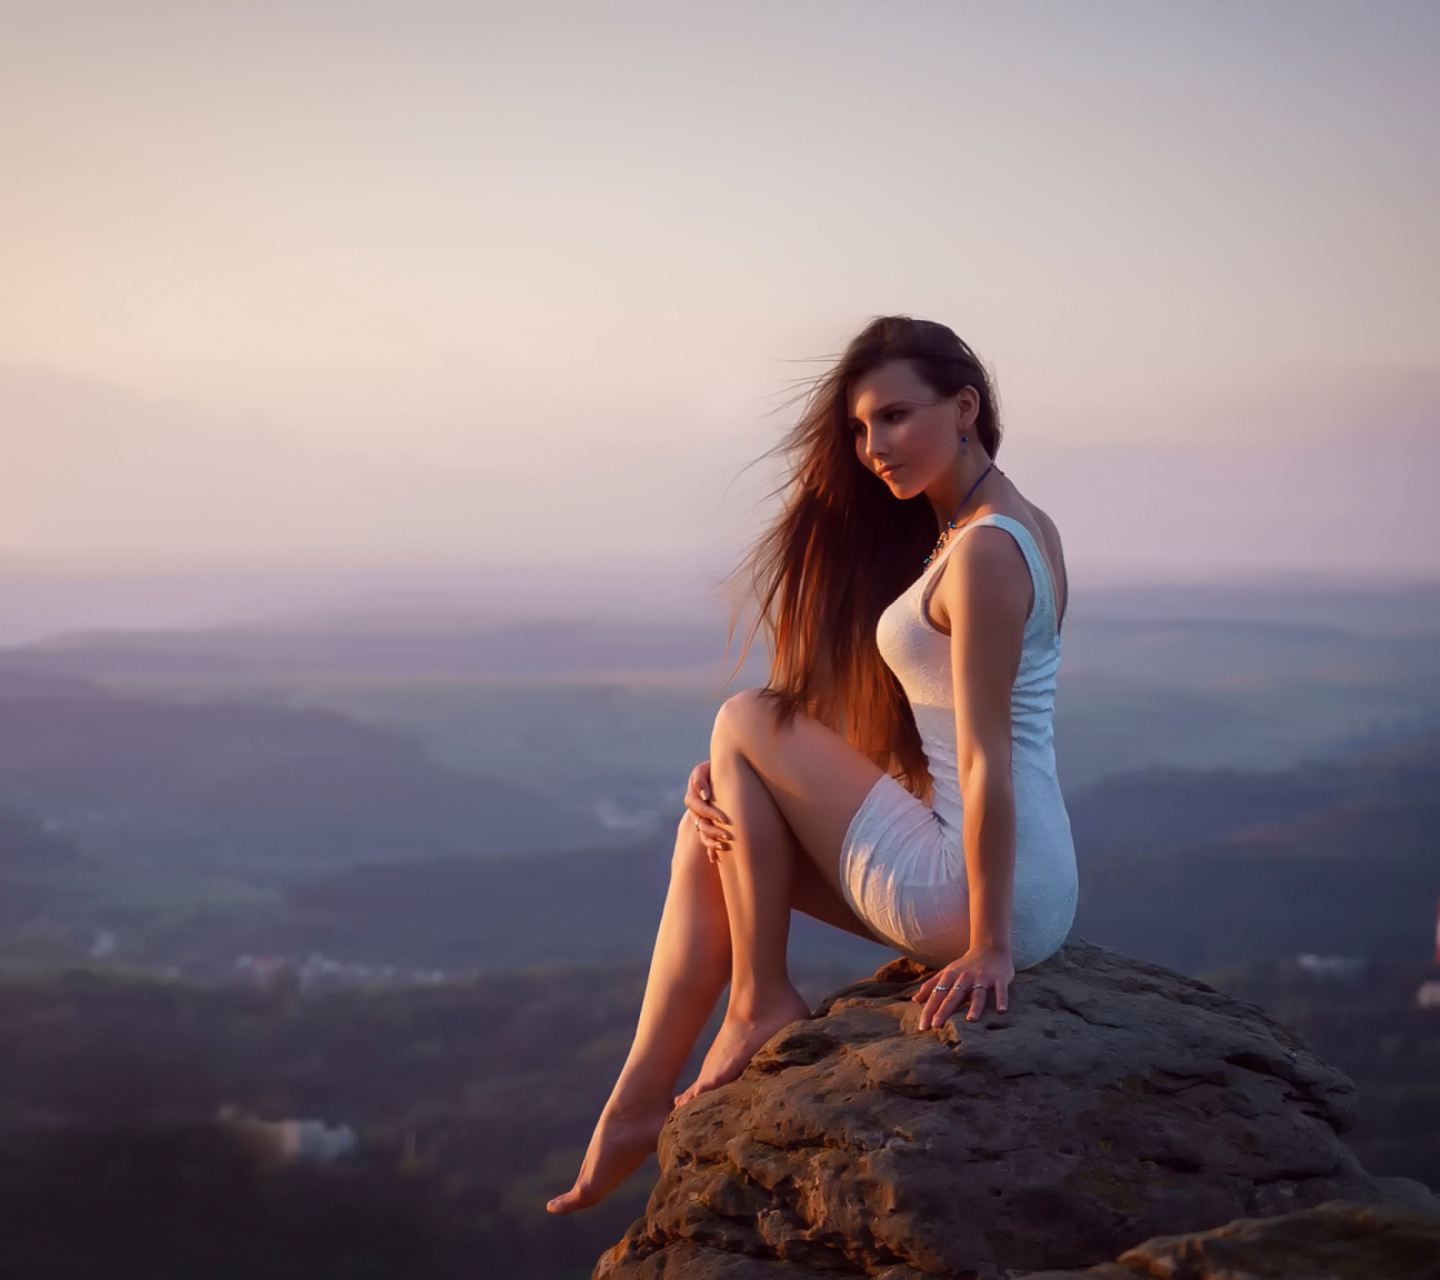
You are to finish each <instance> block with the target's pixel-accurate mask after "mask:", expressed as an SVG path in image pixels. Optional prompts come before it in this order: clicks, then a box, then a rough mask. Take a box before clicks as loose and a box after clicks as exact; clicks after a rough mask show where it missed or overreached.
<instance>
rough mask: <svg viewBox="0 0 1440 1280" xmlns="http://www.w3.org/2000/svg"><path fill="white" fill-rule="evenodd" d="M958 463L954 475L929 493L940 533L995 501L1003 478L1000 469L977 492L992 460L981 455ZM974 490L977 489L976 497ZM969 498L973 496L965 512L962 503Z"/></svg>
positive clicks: (992, 473)
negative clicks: (996, 491) (977, 483)
mask: <svg viewBox="0 0 1440 1280" xmlns="http://www.w3.org/2000/svg"><path fill="white" fill-rule="evenodd" d="M956 461H957V465H956V466H955V467H954V468H953V469H952V470H951V471H949V472H947V473H946V475H945V476H943V477H942V478H941V479H939V480H937V481H936V483H935V484H934V485H932V486H931V487H930V488H928V489H926V490H925V496H926V497H927V498H929V499H930V505H931V506H932V507H933V508H934V509H935V522H936V527H937V529H943V528H945V527H946V526H947V525H948V524H949V523H950V522H951V521H952V520H954V519H956V518H957V517H959V518H962V519H963V518H964V517H965V516H966V515H968V514H969V513H970V512H972V511H974V510H975V508H976V507H978V506H979V505H980V504H981V503H982V502H984V501H986V500H987V498H988V497H992V496H993V495H994V492H995V488H996V486H997V483H998V481H999V480H1000V479H1001V478H1002V474H1001V471H1000V469H999V468H998V467H996V468H995V470H993V471H991V472H990V474H989V475H988V476H985V482H984V483H983V484H982V485H980V486H979V487H978V488H976V487H975V482H976V481H977V480H979V479H980V477H981V476H984V475H985V471H986V469H987V468H988V467H989V466H990V463H991V461H992V459H990V458H989V457H987V456H986V455H985V454H984V453H980V452H978V451H977V452H976V454H975V456H973V457H966V458H964V459H957V460H956ZM972 489H974V492H973V493H972V492H971V490H972ZM966 494H969V495H970V496H969V499H968V500H967V501H965V508H964V510H963V511H962V510H960V503H961V500H962V499H965V496H966Z"/></svg>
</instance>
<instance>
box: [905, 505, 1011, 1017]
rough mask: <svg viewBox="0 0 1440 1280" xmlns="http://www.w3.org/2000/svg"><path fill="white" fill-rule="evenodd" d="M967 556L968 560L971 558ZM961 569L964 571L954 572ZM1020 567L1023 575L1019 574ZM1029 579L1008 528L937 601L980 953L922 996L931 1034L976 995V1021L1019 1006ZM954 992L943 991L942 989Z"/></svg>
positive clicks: (992, 532)
mask: <svg viewBox="0 0 1440 1280" xmlns="http://www.w3.org/2000/svg"><path fill="white" fill-rule="evenodd" d="M962 557H963V559H962ZM955 561H960V563H958V564H957V563H954V562H955ZM1017 562H1018V564H1019V568H1020V570H1021V572H1019V573H1017V572H1016V565H1017ZM1032 589H1033V588H1032V587H1031V585H1030V575H1029V571H1028V570H1027V569H1026V566H1025V562H1024V557H1023V555H1022V553H1021V551H1020V548H1019V547H1018V546H1017V545H1016V544H1015V540H1014V539H1013V538H1012V537H1011V536H1010V535H1009V534H1008V533H1006V532H1005V531H1004V530H1003V529H991V528H979V529H975V530H973V531H972V532H970V533H969V534H967V535H966V537H965V540H964V542H963V543H962V544H961V545H960V546H958V547H956V549H955V551H954V553H953V554H952V555H951V556H950V563H947V564H946V565H945V566H944V567H943V568H942V569H941V571H940V582H939V583H938V584H937V587H936V592H935V598H936V601H937V603H939V604H940V606H941V609H942V611H943V612H944V613H945V614H946V615H947V617H948V620H949V624H950V664H951V674H952V677H953V680H952V683H953V686H954V689H955V745H956V751H957V755H958V767H959V775H960V777H959V781H960V795H961V798H962V800H963V801H964V806H965V823H964V830H963V831H962V832H961V838H962V840H963V841H964V847H965V865H966V870H967V874H968V877H969V885H970V949H969V951H967V952H966V953H965V955H963V956H961V957H959V959H957V960H955V961H954V962H953V963H952V964H949V965H947V966H946V967H945V968H944V969H943V970H942V971H941V972H940V973H938V974H936V975H935V976H934V977H932V978H930V979H929V980H927V981H926V982H925V984H924V985H923V986H922V987H921V988H920V991H919V992H918V993H917V995H916V997H915V998H916V999H917V1000H923V1001H925V1008H924V1009H923V1010H922V1011H921V1015H920V1026H921V1029H922V1030H923V1029H925V1028H927V1027H933V1026H938V1025H939V1024H940V1023H942V1022H944V1021H945V1019H946V1018H948V1017H949V1016H950V1014H951V1013H952V1012H953V1011H954V1010H955V1009H956V1008H958V1007H959V1004H960V1002H961V1000H963V999H964V998H965V996H966V995H967V994H972V993H973V995H972V999H971V1003H970V1012H969V1014H968V1015H967V1016H968V1017H969V1019H970V1020H971V1021H973V1020H974V1019H976V1018H978V1017H979V1016H980V1014H981V1013H982V1012H983V1010H984V1008H985V999H986V996H985V991H986V989H989V990H991V991H993V992H994V996H995V1007H996V1009H997V1010H998V1011H1000V1012H1003V1011H1004V1010H1005V1009H1006V1008H1007V1007H1008V1005H1009V989H1010V983H1011V981H1012V979H1013V978H1014V976H1015V967H1014V962H1013V958H1012V953H1011V949H1010V907H1011V894H1012V889H1013V885H1014V879H1015V792H1014V787H1013V785H1012V783H1011V778H1010V752H1011V740H1010V696H1011V691H1012V689H1013V688H1014V685H1015V676H1016V674H1017V673H1018V672H1019V670H1020V647H1021V642H1022V639H1023V637H1024V633H1025V619H1026V615H1027V613H1028V611H1029V608H1030V592H1031V590H1032ZM942 987H943V988H945V990H939V989H938V988H942Z"/></svg>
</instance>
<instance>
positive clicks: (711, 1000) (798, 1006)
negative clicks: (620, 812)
mask: <svg viewBox="0 0 1440 1280" xmlns="http://www.w3.org/2000/svg"><path fill="white" fill-rule="evenodd" d="M711 746H712V760H711V770H712V781H715V782H716V785H717V795H718V794H722V792H721V790H720V783H719V778H720V776H721V775H722V774H723V775H724V776H725V777H726V778H727V779H728V783H727V786H726V788H725V790H724V792H723V794H725V795H726V796H727V798H726V800H725V801H724V803H723V805H722V807H723V808H724V809H725V811H726V812H727V813H728V814H729V816H730V817H731V818H732V819H733V821H734V826H735V831H736V836H737V840H739V842H740V844H741V845H742V847H743V848H744V849H747V850H749V851H750V854H749V855H748V856H745V857H739V858H737V857H736V856H735V853H736V849H735V846H734V845H732V847H731V849H730V850H729V851H727V852H726V853H724V854H722V855H721V865H722V867H724V866H726V865H727V864H730V865H729V866H728V867H727V869H726V871H725V872H724V879H723V881H722V872H721V871H720V870H718V869H717V868H716V867H715V866H714V865H713V864H711V863H710V861H709V857H708V855H707V853H706V851H705V847H704V845H703V844H702V842H701V841H700V838H699V836H698V834H697V833H696V832H695V830H694V827H693V826H692V825H691V824H690V822H689V819H688V816H687V818H686V819H685V820H684V821H682V823H681V826H680V833H679V836H678V838H677V840H676V845H675V859H674V862H673V864H672V869H671V878H670V893H669V896H668V897H667V898H666V901H665V911H664V914H663V916H662V918H661V921H660V931H659V934H658V936H657V937H656V939H655V953H654V957H653V959H652V961H651V965H650V977H649V980H648V982H647V984H646V988H645V998H644V1001H643V1003H642V1006H641V1013H640V1024H639V1027H638V1029H637V1030H636V1033H635V1043H634V1044H633V1045H632V1047H631V1051H630V1055H629V1057H628V1058H627V1059H626V1062H625V1066H624V1068H623V1069H622V1071H621V1073H620V1079H619V1080H618V1081H617V1082H616V1084H615V1089H614V1092H613V1093H612V1094H611V1097H610V1101H609V1102H608V1103H607V1104H606V1107H605V1110H604V1112H603V1113H602V1114H601V1117H600V1123H599V1124H598V1125H597V1126H596V1129H595V1134H594V1136H593V1137H592V1138H591V1141H590V1148H589V1150H588V1151H587V1152H586V1155H585V1161H584V1164H583V1165H582V1167H581V1170H580V1176H579V1177H578V1178H577V1179H576V1181H575V1186H574V1187H573V1188H572V1189H571V1190H570V1191H568V1192H566V1193H565V1194H564V1195H562V1196H557V1197H556V1198H555V1199H554V1200H552V1201H551V1202H550V1204H549V1206H548V1207H549V1209H550V1210H551V1212H552V1213H569V1212H571V1211H572V1210H575V1209H580V1208H584V1207H586V1206H587V1205H591V1204H594V1203H595V1202H596V1201H598V1200H599V1199H601V1198H602V1197H603V1196H604V1195H605V1194H606V1193H607V1192H608V1191H610V1190H611V1189H612V1188H613V1187H614V1186H615V1185H616V1184H618V1183H619V1182H621V1181H622V1180H623V1179H624V1178H625V1177H627V1176H628V1175H629V1174H630V1173H631V1172H632V1171H633V1170H634V1169H635V1168H636V1167H637V1166H638V1165H639V1164H640V1162H641V1161H642V1160H643V1159H644V1158H645V1156H646V1155H648V1154H649V1153H650V1152H651V1151H653V1150H654V1149H655V1143H656V1140H657V1138H658V1136H659V1132H660V1129H661V1127H662V1126H663V1124H664V1120H665V1116H666V1114H668V1112H669V1110H670V1109H671V1097H670V1094H671V1092H672V1091H673V1089H674V1087H675V1082H676V1080H677V1079H678V1077H679V1073H680V1071H681V1069H682V1068H683V1067H684V1064H685V1060H686V1059H687V1058H688V1057H689V1056H690V1052H691V1050H692V1049H693V1048H694V1045H695V1041H696V1039H697V1038H698V1037H699V1035H700V1031H701V1029H702V1028H703V1027H704V1025H705V1023H706V1021H707V1020H708V1019H709V1016H710V1013H711V1011H712V1010H713V1008H714V1006H715V1001H716V999H717V998H718V997H719V994H720V991H721V990H722V989H723V987H724V985H725V981H726V979H727V978H728V977H731V976H732V969H733V976H734V977H735V979H736V984H737V986H738V988H739V991H740V993H741V994H740V995H739V996H738V997H736V996H733V995H732V1000H731V1005H730V1008H729V1009H728V1010H727V1014H726V1027H722V1031H721V1035H720V1036H717V1039H716V1046H719V1047H716V1046H712V1050H711V1056H712V1057H713V1058H714V1059H715V1063H714V1065H713V1067H711V1069H709V1070H702V1072H701V1075H702V1078H703V1079H704V1080H706V1081H707V1082H708V1081H711V1080H715V1081H716V1083H718V1082H719V1077H722V1076H723V1077H724V1078H726V1079H733V1078H734V1076H735V1075H738V1074H739V1072H740V1071H741V1070H743V1069H744V1066H745V1064H746V1063H747V1062H748V1061H749V1060H750V1057H751V1056H752V1055H753V1054H754V1051H755V1049H757V1048H759V1046H760V1045H761V1044H763V1043H764V1042H765V1040H767V1039H769V1036H770V1035H772V1034H773V1033H774V1031H775V1030H778V1029H779V1028H780V1027H782V1026H784V1025H786V1024H787V1023H789V1022H792V1021H794V1020H795V1019H796V1018H803V1017H806V1016H808V1015H809V1012H810V1011H809V1009H808V1007H806V1005H805V1003H804V1001H803V999H801V997H800V995H799V993H798V992H796V991H795V989H794V987H793V986H791V984H790V980H789V975H788V972H787V971H786V968H785V942H786V940H787V938H788V932H789V923H790V908H791V906H792V905H793V906H794V907H796V908H797V909H799V910H802V911H805V912H807V913H809V914H811V915H813V916H815V917H817V918H818V919H821V920H824V921H826V922H827V923H830V924H834V925H837V926H838V927H840V928H842V929H849V930H850V931H852V932H854V933H857V934H859V935H860V936H861V937H867V938H872V940H876V941H878V939H874V938H873V935H872V934H871V933H870V931H869V929H868V928H866V926H865V925H864V923H863V922H861V921H860V920H859V919H857V918H856V916H855V915H854V913H853V912H852V911H851V910H850V908H849V907H848V906H847V905H846V903H845V901H844V897H843V895H842V894H841V892H840V888H839V873H838V859H839V850H840V845H841V841H842V837H843V835H844V833H845V830H846V828H847V826H848V825H849V823H850V820H851V818H852V817H853V816H854V814H855V811H856V809H858V808H859V806H860V803H861V801H862V800H863V799H864V798H865V796H866V795H867V794H868V792H869V790H870V788H871V786H872V784H873V783H874V782H875V779H876V778H877V777H878V776H879V774H880V770H879V768H878V767H877V766H876V765H875V764H874V763H873V762H871V761H870V760H869V759H867V758H866V757H865V756H863V755H861V754H860V753H859V752H857V751H856V750H855V749H854V748H852V747H851V746H850V745H849V744H848V743H846V742H844V741H843V740H841V739H840V738H839V737H838V736H837V735H835V734H833V733H831V732H830V731H829V730H828V729H826V728H824V727H823V726H822V725H820V724H818V723H817V722H815V721H813V720H809V719H808V718H806V717H799V718H798V719H797V721H796V722H795V723H794V724H793V726H792V727H791V728H790V729H789V730H787V731H786V732H784V733H783V734H781V733H778V732H777V731H776V729H775V725H774V721H773V718H772V717H771V715H770V713H769V711H768V709H766V708H765V706H764V705H762V702H761V701H760V700H759V699H757V698H756V697H755V696H754V694H753V693H752V694H738V695H736V696H735V697H733V698H731V699H729V700H728V701H727V702H726V703H725V705H724V706H723V707H722V708H721V713H720V714H719V715H718V716H717V717H716V721H715V735H714V737H713V738H712V743H711ZM722 760H723V761H726V763H725V764H723V765H722V764H721V763H720V762H721V761H722ZM717 768H718V769H719V770H720V773H717V772H716V770H717ZM766 857H768V858H769V863H768V864H764V863H763V862H762V860H763V859H765V858H766ZM732 890H733V891H732ZM731 899H733V901H734V904H735V905H734V907H733V908H732V907H731V905H730V900H731ZM732 935H733V939H734V945H733V946H732ZM742 944H743V949H744V952H745V954H744V956H743V957H742V958H741V959H740V961H739V962H738V965H737V964H735V962H734V956H733V953H734V952H735V951H738V950H740V949H741V946H742ZM732 1014H733V1017H732ZM777 1018H778V1019H779V1021H776V1019H777ZM767 1023H773V1024H774V1025H773V1027H772V1029H771V1030H770V1031H768V1032H765V1033H764V1034H760V1032H761V1031H763V1030H764V1026H765V1025H766V1024H767ZM727 1027H728V1028H729V1029H728V1031H727V1030H726V1028H727ZM756 1035H759V1036H760V1038H759V1039H758V1040H756V1039H755V1036H756ZM752 1041H753V1042H754V1047H753V1048H750V1049H749V1051H748V1052H746V1051H745V1047H746V1045H748V1044H750V1043H751V1042H752ZM722 1042H723V1043H722ZM725 1045H729V1046H730V1047H729V1048H726V1047H724V1046H725ZM736 1062H738V1066H736V1065H734V1064H735V1063H736ZM710 1063H711V1059H710V1058H707V1066H710ZM732 1066H734V1070H733V1071H731V1070H730V1068H731V1067H732ZM727 1073H728V1074H727ZM662 1085H663V1088H662V1087H661V1086H662ZM708 1087H714V1085H713V1084H710V1085H708ZM693 1092H694V1090H692V1091H691V1093H692V1094H693ZM687 1096H690V1094H687Z"/></svg>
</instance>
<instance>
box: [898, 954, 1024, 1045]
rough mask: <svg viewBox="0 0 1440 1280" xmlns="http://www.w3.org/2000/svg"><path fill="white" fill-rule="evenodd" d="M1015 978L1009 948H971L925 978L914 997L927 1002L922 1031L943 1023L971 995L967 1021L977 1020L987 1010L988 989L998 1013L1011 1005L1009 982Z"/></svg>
mask: <svg viewBox="0 0 1440 1280" xmlns="http://www.w3.org/2000/svg"><path fill="white" fill-rule="evenodd" d="M1014 980H1015V965H1014V962H1013V961H1012V960H1011V958H1010V953H1009V952H1008V951H986V950H977V949H976V948H974V947H972V948H971V949H970V950H969V951H967V952H966V953H965V954H964V955H963V956H961V957H960V959H958V960H955V961H952V962H951V963H950V964H947V965H946V966H945V967H944V968H943V969H941V970H940V972H939V973H937V974H935V975H934V976H933V977H929V978H926V979H925V981H924V982H923V983H921V985H920V990H919V991H917V992H916V993H915V994H914V995H913V996H911V999H912V1000H914V1001H915V1002H916V1003H917V1004H919V1003H921V1002H922V1001H923V1002H924V1005H925V1007H924V1008H923V1009H922V1010H920V1030H921V1031H928V1030H929V1029H930V1028H931V1027H938V1026H940V1025H941V1024H942V1023H943V1022H944V1021H945V1019H946V1018H948V1017H949V1016H950V1015H951V1014H952V1013H954V1012H955V1010H956V1009H957V1008H959V1007H960V1002H961V1001H962V1000H963V999H964V998H965V997H966V995H967V994H968V995H970V997H971V999H970V1012H969V1013H967V1014H966V1015H965V1020H966V1021H967V1022H974V1021H975V1020H976V1019H977V1018H978V1017H979V1016H980V1015H981V1014H982V1013H983V1012H984V1011H985V992H986V991H987V990H989V991H993V992H994V993H995V1012H996V1013H1004V1012H1005V1011H1006V1009H1008V1008H1009V1007H1010V984H1011V982H1013V981H1014Z"/></svg>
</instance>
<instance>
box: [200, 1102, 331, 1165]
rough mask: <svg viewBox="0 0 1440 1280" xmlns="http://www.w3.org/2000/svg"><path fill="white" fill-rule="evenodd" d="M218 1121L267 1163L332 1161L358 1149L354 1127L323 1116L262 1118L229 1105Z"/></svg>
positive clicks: (317, 1163) (222, 1109) (323, 1162)
mask: <svg viewBox="0 0 1440 1280" xmlns="http://www.w3.org/2000/svg"><path fill="white" fill-rule="evenodd" d="M215 1120H216V1123H217V1124H219V1125H220V1126H221V1128H223V1129H225V1130H226V1131H227V1132H229V1133H230V1134H232V1135H233V1136H234V1137H236V1138H237V1139H239V1141H240V1142H241V1144H242V1145H243V1146H244V1147H245V1148H246V1150H248V1151H249V1152H250V1154H251V1156H252V1157H254V1158H255V1159H257V1160H259V1161H261V1162H262V1163H265V1164H278V1165H286V1164H312V1165H324V1164H333V1163H334V1162H335V1161H336V1160H338V1159H339V1158H340V1157H341V1156H344V1155H348V1154H349V1153H350V1152H351V1151H353V1150H354V1149H355V1144H356V1137H355V1130H354V1129H352V1128H351V1127H350V1126H349V1125H348V1124H342V1125H338V1126H333V1127H332V1126H330V1125H327V1124H326V1123H325V1122H324V1121H323V1120H261V1119H259V1118H257V1117H256V1116H252V1115H249V1114H247V1113H246V1112H243V1111H241V1110H240V1109H239V1108H238V1107H235V1106H230V1105H226V1106H223V1107H221V1108H220V1110H219V1111H218V1112H216V1114H215Z"/></svg>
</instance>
